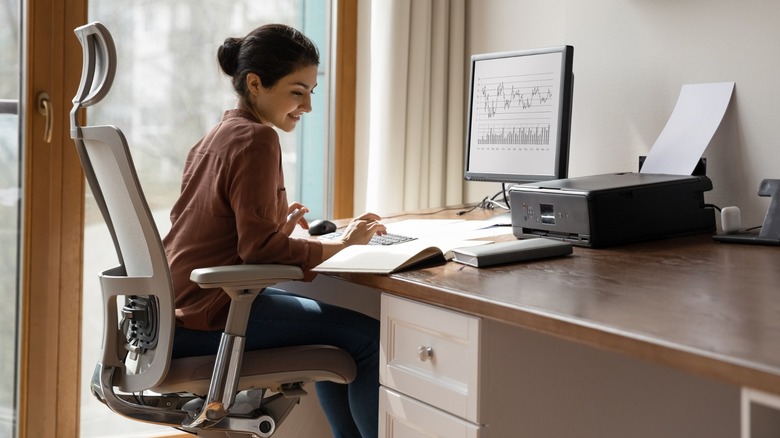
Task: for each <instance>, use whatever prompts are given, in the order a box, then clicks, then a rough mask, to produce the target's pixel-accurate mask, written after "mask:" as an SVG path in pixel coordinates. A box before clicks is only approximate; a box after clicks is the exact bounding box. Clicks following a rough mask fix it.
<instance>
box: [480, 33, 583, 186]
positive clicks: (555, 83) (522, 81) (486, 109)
mask: <svg viewBox="0 0 780 438" xmlns="http://www.w3.org/2000/svg"><path fill="white" fill-rule="evenodd" d="M573 60H574V48H573V47H572V46H561V47H553V48H546V49H536V50H524V51H516V52H503V53H490V54H482V55H474V56H472V58H471V75H470V81H469V102H468V119H467V121H466V126H467V133H466V170H465V179H466V180H469V181H495V182H502V183H514V184H519V183H526V182H535V181H545V180H553V179H560V178H566V177H567V176H568V175H567V174H568V158H569V136H570V135H569V131H570V129H571V104H572V92H573V82H574V76H573V74H572V63H573Z"/></svg>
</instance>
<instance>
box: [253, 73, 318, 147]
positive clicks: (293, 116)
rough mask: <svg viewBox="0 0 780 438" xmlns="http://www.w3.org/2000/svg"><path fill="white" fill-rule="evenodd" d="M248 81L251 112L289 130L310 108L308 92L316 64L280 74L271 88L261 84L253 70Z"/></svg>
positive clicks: (262, 120) (312, 89)
mask: <svg viewBox="0 0 780 438" xmlns="http://www.w3.org/2000/svg"><path fill="white" fill-rule="evenodd" d="M247 82H248V84H247V85H248V86H249V90H250V93H251V94H252V100H253V102H252V106H253V110H254V111H253V112H254V113H255V115H256V116H257V117H258V118H259V119H260V121H261V122H262V123H263V124H266V125H272V126H275V127H277V128H279V129H281V130H282V131H285V132H291V131H292V130H294V129H295V126H296V125H297V124H298V121H299V120H300V119H301V115H302V114H303V113H308V112H311V109H312V108H311V95H312V94H313V93H314V88H315V87H316V86H317V66H316V65H311V66H307V67H302V68H299V69H298V70H295V71H294V72H292V73H290V74H288V75H287V76H283V77H282V78H281V79H279V81H278V82H276V84H274V85H273V86H272V87H270V88H265V87H263V85H262V84H261V83H260V78H259V77H258V76H257V75H255V74H253V73H250V74H249V75H248V76H247Z"/></svg>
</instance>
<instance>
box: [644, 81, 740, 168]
mask: <svg viewBox="0 0 780 438" xmlns="http://www.w3.org/2000/svg"><path fill="white" fill-rule="evenodd" d="M733 91H734V82H721V83H714V84H688V85H683V87H682V90H681V91H680V97H679V98H678V99H677V104H676V105H675V107H674V111H672V115H671V117H669V121H667V122H666V126H665V127H664V129H663V131H661V135H659V136H658V139H657V140H656V142H655V144H654V145H653V147H652V148H651V149H650V152H649V153H648V154H647V158H646V159H645V162H644V164H643V165H642V171H641V172H642V173H663V174H669V175H690V174H691V173H692V172H693V169H694V168H696V164H697V163H698V162H699V158H701V156H702V154H703V153H704V150H705V149H706V148H707V145H709V144H710V140H712V136H713V135H715V131H716V130H717V129H718V126H719V125H720V122H721V120H722V119H723V115H724V114H725V113H726V108H727V107H728V105H729V101H730V100H731V94H732V92H733Z"/></svg>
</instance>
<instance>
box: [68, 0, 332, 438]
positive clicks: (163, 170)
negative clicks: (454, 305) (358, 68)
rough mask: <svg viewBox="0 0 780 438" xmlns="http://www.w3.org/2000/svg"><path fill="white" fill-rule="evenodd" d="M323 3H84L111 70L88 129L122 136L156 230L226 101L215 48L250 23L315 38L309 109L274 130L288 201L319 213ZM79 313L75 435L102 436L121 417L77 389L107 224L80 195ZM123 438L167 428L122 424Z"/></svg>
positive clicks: (163, 226)
mask: <svg viewBox="0 0 780 438" xmlns="http://www.w3.org/2000/svg"><path fill="white" fill-rule="evenodd" d="M329 5H330V2H327V1H322V0H312V1H305V0H273V1H271V0H265V1H263V2H257V1H252V0H236V1H233V2H213V1H211V0H143V1H133V2H127V1H122V0H101V1H92V2H91V3H90V7H89V8H90V9H89V16H90V21H101V22H102V23H103V24H105V25H106V26H107V27H108V29H109V30H110V31H111V33H112V35H113V37H114V40H115V43H116V46H117V56H118V70H117V75H116V79H115V81H114V85H113V87H112V89H111V92H110V93H109V95H108V96H107V98H106V99H105V100H104V101H103V102H101V103H100V104H98V105H96V106H94V107H90V108H89V109H88V112H87V119H88V121H89V124H90V125H95V124H111V125H116V126H118V127H119V128H120V129H122V131H123V132H124V134H125V135H126V137H127V139H128V143H129V144H130V149H131V151H132V153H133V159H134V161H135V165H136V167H137V170H138V174H139V178H140V179H141V184H142V186H143V188H144V191H145V193H146V195H147V198H148V199H147V200H148V202H149V205H150V208H151V209H152V211H153V214H154V216H155V219H156V221H157V226H158V228H160V232H161V235H165V233H166V232H167V230H168V226H169V225H170V223H169V220H168V213H169V211H170V208H171V207H172V206H173V203H174V202H175V200H176V198H177V196H178V192H179V184H180V181H181V173H182V168H183V165H184V160H185V158H186V154H187V152H188V150H189V149H190V147H191V146H192V145H193V144H195V143H196V142H197V141H198V140H199V139H200V138H201V137H202V136H203V135H204V134H205V133H206V132H207V131H208V130H209V129H210V128H211V127H212V126H213V125H214V124H215V123H217V122H218V121H219V119H220V118H221V117H222V113H223V112H224V111H225V110H226V109H230V108H234V107H235V100H236V97H235V95H234V94H233V91H232V87H231V86H230V83H229V80H228V78H227V77H225V76H224V75H223V74H222V73H221V72H220V70H219V66H218V64H217V62H216V51H217V48H218V47H219V45H220V44H221V43H222V42H223V41H224V39H225V38H226V37H232V36H244V35H246V34H247V33H248V32H249V31H251V30H252V29H254V28H255V27H257V26H260V25H262V24H265V23H270V22H281V23H286V24H289V25H292V26H294V27H296V28H298V29H300V30H302V31H303V32H304V33H305V34H306V35H307V36H309V37H310V38H311V39H312V40H314V42H315V43H316V44H317V47H318V48H319V50H320V57H321V65H320V76H319V78H318V84H319V85H318V87H317V93H316V94H315V95H314V96H313V97H314V99H313V102H312V105H313V106H314V111H312V113H310V114H309V115H307V117H304V119H303V120H302V123H301V124H300V125H299V126H298V128H297V129H296V130H295V131H294V132H293V133H289V134H288V133H283V132H280V137H281V139H282V148H283V164H284V172H285V179H286V183H287V190H288V197H289V199H290V201H293V200H299V201H301V202H303V203H304V204H306V205H307V206H308V207H309V209H310V210H311V213H310V216H311V217H312V218H319V217H322V216H323V215H324V214H325V210H326V209H328V208H329V207H328V204H327V202H328V201H327V199H328V197H327V195H326V194H323V190H324V189H323V188H327V187H328V186H329V184H328V183H327V181H326V179H327V178H328V175H329V172H328V171H327V167H328V159H326V158H325V157H327V156H328V153H327V143H328V138H329V135H328V126H329V122H328V114H327V110H328V105H327V102H328V99H329V97H328V95H329V94H330V93H329V86H328V85H329V80H328V76H329V75H328V72H329V66H328V59H329V47H328V41H329V35H328V30H329V26H328V20H329V16H330V13H329ZM84 231H85V232H84V299H83V301H84V312H83V315H84V317H83V322H82V333H83V337H84V339H83V342H82V345H83V348H82V375H81V379H82V384H81V388H82V396H81V399H82V406H81V436H82V437H98V436H100V437H105V436H106V431H107V430H112V431H116V433H117V434H122V435H125V434H123V433H122V432H121V429H122V428H121V427H117V426H115V425H117V424H121V423H123V422H126V421H127V420H124V419H122V418H120V417H118V416H117V415H116V414H114V413H112V412H110V411H109V410H108V409H106V407H105V406H103V405H102V404H100V403H99V402H98V401H97V400H95V399H94V398H93V397H92V395H91V394H89V392H88V391H87V390H85V389H84V388H87V385H88V382H89V381H90V379H91V377H92V371H93V368H94V365H95V363H96V361H97V358H98V354H99V345H97V343H96V342H95V339H94V333H99V332H101V331H102V326H101V324H102V322H103V321H102V318H90V315H95V314H99V310H98V309H99V306H100V286H99V284H98V281H97V273H98V272H100V271H102V270H104V269H106V268H108V267H111V266H112V262H111V261H110V260H115V254H114V250H113V247H112V244H111V240H110V236H109V234H108V230H107V229H106V227H105V224H104V223H103V219H102V217H100V213H99V211H98V209H97V207H96V205H95V204H94V201H93V200H92V198H91V194H90V193H89V192H88V193H87V194H86V213H85V230H84ZM131 427H132V431H133V436H138V434H139V433H141V429H143V431H145V432H146V433H148V434H151V433H154V432H155V431H161V432H168V433H170V429H168V428H163V429H160V428H155V427H153V426H145V425H143V424H141V423H137V422H132V426H131Z"/></svg>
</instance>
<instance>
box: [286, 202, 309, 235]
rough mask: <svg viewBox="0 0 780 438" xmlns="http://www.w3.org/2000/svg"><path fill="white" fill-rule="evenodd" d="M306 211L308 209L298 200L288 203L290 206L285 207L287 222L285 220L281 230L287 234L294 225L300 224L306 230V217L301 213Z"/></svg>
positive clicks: (307, 225)
mask: <svg viewBox="0 0 780 438" xmlns="http://www.w3.org/2000/svg"><path fill="white" fill-rule="evenodd" d="M308 212H309V209H308V208H306V207H305V206H304V205H303V204H301V203H300V202H293V203H292V204H290V206H289V207H287V222H285V224H284V226H283V227H282V232H284V234H286V235H288V236H289V235H291V234H292V232H293V231H294V230H295V226H296V225H300V226H301V228H303V229H304V230H308V229H309V223H308V222H306V218H304V217H303V215H305V214H306V213H308Z"/></svg>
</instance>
